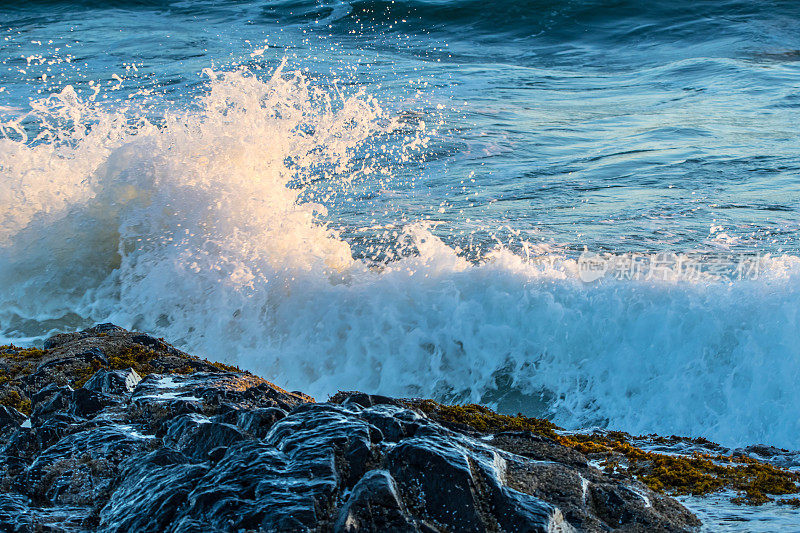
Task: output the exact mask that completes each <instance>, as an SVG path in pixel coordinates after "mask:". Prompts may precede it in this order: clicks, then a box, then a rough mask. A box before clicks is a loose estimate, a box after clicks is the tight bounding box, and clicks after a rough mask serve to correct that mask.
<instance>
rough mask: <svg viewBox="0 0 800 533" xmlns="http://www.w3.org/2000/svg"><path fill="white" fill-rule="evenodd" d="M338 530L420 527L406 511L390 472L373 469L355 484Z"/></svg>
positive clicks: (398, 532) (393, 531)
mask: <svg viewBox="0 0 800 533" xmlns="http://www.w3.org/2000/svg"><path fill="white" fill-rule="evenodd" d="M334 531H335V532H337V533H339V532H341V533H356V532H368V531H385V532H386V533H403V532H406V531H419V529H418V527H417V526H416V525H415V524H414V521H413V520H412V519H411V517H410V516H409V515H408V514H407V513H406V512H405V511H404V506H403V502H402V501H401V499H400V496H399V494H398V491H397V485H396V484H395V482H394V479H392V476H391V475H390V474H389V472H387V471H385V470H371V471H370V472H367V473H366V474H365V475H364V477H362V478H361V480H360V481H359V482H358V483H357V484H356V486H355V487H353V492H352V493H351V494H350V496H349V497H348V499H347V501H346V502H345V504H344V505H343V506H342V508H341V510H340V511H339V517H338V519H337V520H336V524H335V527H334Z"/></svg>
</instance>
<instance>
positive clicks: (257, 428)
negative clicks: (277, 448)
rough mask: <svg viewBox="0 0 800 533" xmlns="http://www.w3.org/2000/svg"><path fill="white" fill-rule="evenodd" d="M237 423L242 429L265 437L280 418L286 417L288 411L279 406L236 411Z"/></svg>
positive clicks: (259, 436) (260, 437)
mask: <svg viewBox="0 0 800 533" xmlns="http://www.w3.org/2000/svg"><path fill="white" fill-rule="evenodd" d="M235 414H236V422H235V423H236V425H237V426H239V427H240V428H241V429H242V431H245V432H247V433H249V434H250V435H252V436H254V437H256V438H259V439H263V438H264V437H266V436H267V432H268V431H269V430H270V429H272V426H274V425H275V423H276V422H277V421H278V420H281V419H283V418H286V411H284V410H283V409H279V408H277V407H261V408H257V409H248V410H241V411H236V412H235Z"/></svg>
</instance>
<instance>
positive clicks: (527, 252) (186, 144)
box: [0, 0, 800, 449]
mask: <svg viewBox="0 0 800 533" xmlns="http://www.w3.org/2000/svg"><path fill="white" fill-rule="evenodd" d="M798 20H800V6H798V5H797V4H796V3H794V2H788V1H777V0H776V1H770V2H754V1H734V0H727V1H719V0H714V1H710V0H708V1H704V0H700V1H691V2H689V1H684V0H680V1H672V2H660V1H656V2H646V3H642V2H637V1H633V0H627V1H625V0H623V1H619V2H600V1H594V0H580V1H572V0H558V1H555V0H535V1H533V0H531V1H511V0H503V1H501V2H495V3H486V2H477V1H473V0H395V1H384V0H359V1H355V0H354V1H349V2H348V1H339V0H319V1H313V0H285V1H271V2H255V1H223V2H220V1H215V2H211V1H175V2H170V1H167V0H163V1H156V0H141V1H130V2H116V3H114V4H113V5H111V4H109V3H106V2H96V1H92V0H80V1H79V0H74V1H71V2H68V1H49V2H31V3H19V2H3V3H2V9H0V32H1V33H0V38H2V40H0V337H1V338H2V342H4V343H6V342H17V343H24V342H36V341H37V339H39V340H40V339H42V338H43V337H44V336H46V335H48V334H50V333H52V332H56V331H70V330H76V329H80V328H83V327H87V326H90V325H92V324H94V323H97V322H107V321H110V322H114V323H116V324H119V325H121V326H123V327H126V328H135V329H139V330H142V331H147V332H149V333H152V334H154V335H157V336H163V337H165V338H166V339H167V340H169V341H171V342H175V343H176V345H178V346H179V347H181V348H183V349H185V350H187V351H190V352H192V353H197V354H200V355H203V356H206V357H209V358H212V359H216V360H221V361H225V362H229V363H234V364H237V365H240V366H242V367H244V368H247V369H249V370H251V371H253V372H256V373H258V374H260V375H263V376H265V377H267V378H269V379H271V380H273V381H275V382H277V383H279V384H281V385H282V386H284V387H287V388H289V389H299V390H303V391H305V392H307V393H310V394H312V395H315V396H317V397H318V398H319V399H321V400H324V399H325V398H326V397H327V396H328V395H329V394H333V393H335V392H336V391H337V390H340V389H341V390H351V389H358V390H364V391H368V392H376V393H384V394H392V395H405V396H408V395H418V396H425V397H434V398H437V399H439V400H443V401H472V402H482V403H486V404H489V405H492V406H495V407H497V408H499V409H500V410H502V411H505V412H518V411H521V412H524V413H526V414H529V415H535V416H546V417H548V418H550V419H552V420H554V421H555V422H556V423H558V424H560V425H562V426H565V427H567V428H578V427H587V426H607V427H611V428H615V429H620V430H626V431H629V432H633V433H650V432H660V433H664V434H681V435H688V436H703V437H706V438H709V439H712V440H716V441H719V442H722V443H723V444H725V445H729V446H736V445H744V444H751V443H756V442H765V443H768V444H771V445H777V446H784V447H789V448H795V449H796V448H798V447H800V417H799V416H798V414H797V408H796V407H797V406H798V405H800V388H798V387H797V381H798V377H800V259H798V256H800V239H798V226H800V217H799V216H798V210H800V150H799V148H800V143H799V142H798V130H797V124H800V89H798V87H800V33H798V32H797V27H798V26H797V24H798ZM587 257H588V258H589V259H590V260H591V261H593V263H591V264H593V265H594V266H595V267H596V268H595V270H591V269H589V270H587V264H590V263H587ZM656 264H659V265H661V266H662V267H663V268H661V269H660V270H657V271H654V269H653V266H654V265H656ZM637 265H638V266H637ZM742 265H745V266H746V268H742ZM587 272H588V273H589V274H591V275H589V276H587Z"/></svg>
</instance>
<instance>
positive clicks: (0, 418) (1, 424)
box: [0, 405, 27, 429]
mask: <svg viewBox="0 0 800 533" xmlns="http://www.w3.org/2000/svg"><path fill="white" fill-rule="evenodd" d="M26 418H27V417H26V416H25V415H23V414H22V413H20V412H19V411H17V410H16V409H14V408H13V407H8V406H5V405H0V429H4V428H5V427H7V426H13V427H18V426H19V425H20V424H22V422H24V421H25V419H26Z"/></svg>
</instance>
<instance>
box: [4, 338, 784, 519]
mask: <svg viewBox="0 0 800 533" xmlns="http://www.w3.org/2000/svg"><path fill="white" fill-rule="evenodd" d="M659 447H661V449H662V450H663V451H660V452H659V451H654V450H656V449H659ZM675 449H680V450H683V453H674V450H675ZM770 454H771V455H770ZM789 454H790V452H785V453H784V451H781V450H775V449H767V448H764V449H755V448H754V449H750V450H741V451H732V450H727V449H724V448H722V447H720V446H717V445H714V444H713V443H709V442H707V441H702V440H691V439H681V438H679V437H666V438H665V437H658V436H655V435H651V436H648V437H638V438H637V437H632V436H630V435H627V434H624V433H619V432H594V433H591V434H583V433H570V432H565V431H563V430H560V428H557V427H556V426H554V425H553V424H551V423H549V422H547V421H546V420H539V419H534V418H527V417H524V416H522V415H518V416H506V415H500V414H497V413H494V412H492V411H490V410H488V409H485V408H483V407H480V406H474V405H468V406H447V405H442V404H438V403H436V402H434V401H431V400H420V399H400V398H388V397H383V396H376V395H370V394H365V393H360V392H340V393H338V394H336V395H335V396H333V397H332V398H329V399H328V401H326V402H315V401H314V399H313V398H311V397H309V396H307V395H305V394H303V393H300V392H289V391H285V390H283V389H281V388H280V387H278V386H276V385H274V384H272V383H270V382H268V381H266V380H264V379H262V378H260V377H257V376H254V375H252V374H250V373H248V372H245V371H242V370H240V369H238V368H236V367H231V366H227V365H223V364H220V363H214V362H210V361H206V360H203V359H200V358H197V357H193V356H190V355H188V354H185V353H183V352H181V351H180V350H177V349H176V348H174V347H172V346H171V345H169V344H167V343H166V342H165V341H163V340H162V339H156V338H154V337H151V336H149V335H146V334H142V333H137V332H128V331H126V330H124V329H122V328H119V327H117V326H114V325H111V324H101V325H99V326H96V327H94V328H91V329H89V330H85V331H82V332H79V333H73V334H61V335H56V336H55V337H52V338H50V339H48V340H47V341H46V342H45V344H44V346H43V348H41V349H40V348H18V347H14V346H3V347H0V471H2V474H0V530H2V531H15V532H29V531H30V532H34V531H53V532H62V531H63V532H73V531H74V532H78V531H109V532H123V531H141V532H144V531H154V532H156V531H158V532H160V531H175V532H178V531H180V532H195V531H196V532H208V531H225V532H228V531H287V532H288V531H325V532H327V531H335V532H339V531H343V532H356V531H381V532H385V531H396V532H405V531H418V532H437V531H440V532H445V531H447V532H456V531H464V532H467V531H509V532H510V531H524V532H528V531H564V532H568V531H592V532H594V531H625V532H640V531H641V532H645V531H648V532H649V531H663V532H673V531H674V532H678V531H696V530H698V529H699V527H700V526H701V524H700V521H699V520H698V519H697V518H696V517H695V515H694V514H692V513H691V512H690V511H689V510H687V509H686V508H685V507H684V506H682V505H681V504H680V503H679V502H677V501H676V500H675V499H673V498H672V497H671V496H670V495H676V494H709V493H712V492H719V491H723V490H730V491H734V493H735V495H736V496H735V498H734V499H735V500H738V501H737V503H741V504H750V505H757V504H761V503H764V502H766V501H773V500H778V501H780V502H781V503H786V504H788V505H795V506H796V505H798V504H800V501H799V500H797V498H794V497H792V495H793V494H796V493H797V492H798V482H800V477H798V475H797V474H796V473H795V471H794V470H793V469H792V468H788V467H790V466H792V465H789V464H783V465H782V464H779V461H778V463H776V461H777V460H772V461H770V460H769V457H777V458H778V459H779V460H785V461H790V462H791V461H793V460H794V459H793V458H792V457H793V456H791V455H789ZM787 458H788V459H787Z"/></svg>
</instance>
